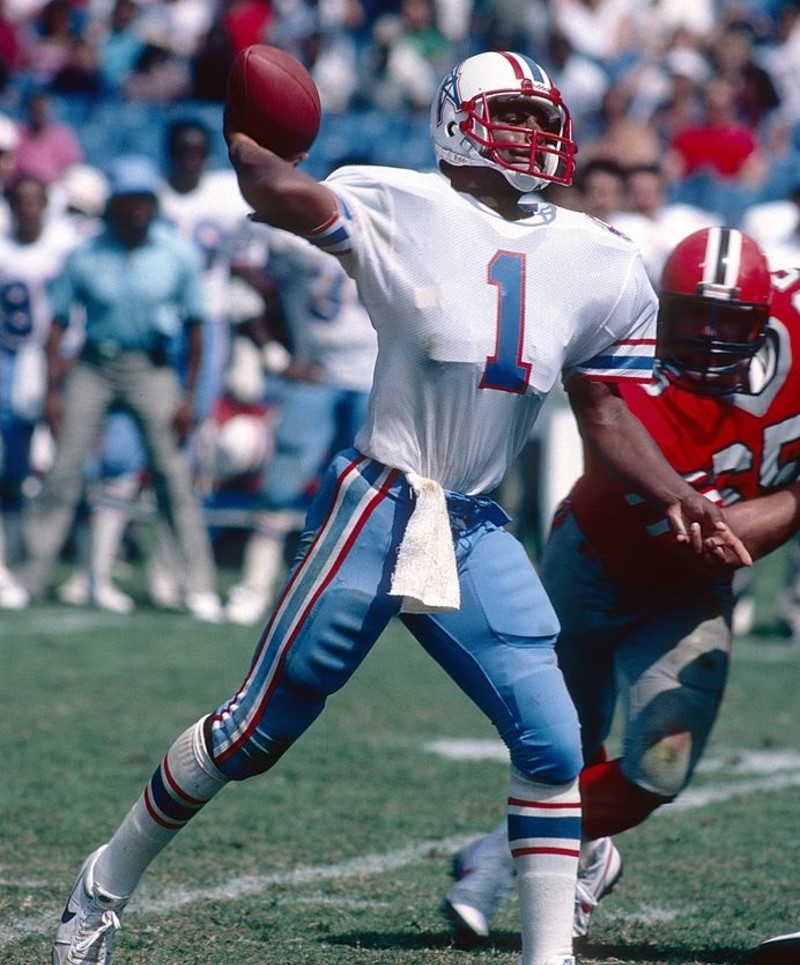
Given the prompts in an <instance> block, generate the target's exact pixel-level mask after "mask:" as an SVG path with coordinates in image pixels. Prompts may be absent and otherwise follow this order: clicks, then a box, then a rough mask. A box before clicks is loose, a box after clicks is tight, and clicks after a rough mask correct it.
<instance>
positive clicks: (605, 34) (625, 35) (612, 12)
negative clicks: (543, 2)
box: [551, 0, 640, 81]
mask: <svg viewBox="0 0 800 965" xmlns="http://www.w3.org/2000/svg"><path fill="white" fill-rule="evenodd" d="M551 10H552V17H553V24H554V26H555V27H556V28H557V29H558V31H559V33H561V34H563V35H564V36H565V37H566V38H567V39H568V40H569V42H570V43H571V44H572V46H573V48H574V49H575V50H576V51H578V52H579V53H581V54H584V55H585V56H586V57H590V58H591V59H592V60H594V61H595V62H596V63H598V64H600V65H601V66H602V67H603V69H604V70H605V71H606V73H607V74H608V75H609V78H610V79H611V80H613V81H616V80H618V79H619V78H620V77H621V75H622V74H623V73H624V72H625V71H626V70H628V69H630V68H631V67H632V66H633V64H634V63H635V62H636V61H637V59H638V57H639V54H640V49H639V40H638V37H637V31H636V16H635V15H636V11H637V3H636V0H553V2H552V4H551Z"/></svg>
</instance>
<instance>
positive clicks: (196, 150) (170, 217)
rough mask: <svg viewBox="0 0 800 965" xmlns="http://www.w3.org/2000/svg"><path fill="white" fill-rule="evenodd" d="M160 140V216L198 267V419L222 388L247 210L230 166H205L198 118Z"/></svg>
mask: <svg viewBox="0 0 800 965" xmlns="http://www.w3.org/2000/svg"><path fill="white" fill-rule="evenodd" d="M164 141H165V153H166V169H165V176H164V179H163V181H162V184H161V187H160V189H159V202H160V213H161V217H162V218H164V219H165V220H166V221H168V222H169V223H170V224H171V225H172V226H173V227H174V228H175V229H176V230H177V232H178V234H180V235H181V236H182V237H183V238H185V239H186V240H187V241H189V242H191V243H192V244H193V245H194V246H195V247H196V249H197V251H198V253H199V255H200V258H201V260H202V266H203V288H204V295H205V312H204V316H205V317H204V322H203V369H202V371H201V373H200V376H199V382H198V386H197V396H196V400H195V402H196V411H197V414H198V417H199V418H201V419H202V418H205V417H206V416H207V415H208V414H209V412H210V411H211V407H212V405H213V403H214V401H215V400H216V399H217V397H218V396H219V394H220V391H221V385H222V372H223V369H224V367H225V362H226V360H227V356H228V328H229V321H230V319H229V313H230V312H231V311H233V312H236V313H238V308H237V307H236V306H235V305H234V304H232V296H231V292H230V290H229V284H230V268H231V259H232V258H233V257H234V255H235V254H236V249H235V245H236V241H237V236H238V231H239V228H240V226H241V224H242V223H243V222H244V221H245V220H246V219H247V216H248V214H249V213H250V208H249V206H248V205H247V204H246V203H245V201H244V199H243V198H242V195H241V193H240V191H239V185H238V182H237V181H236V175H235V174H234V171H233V169H232V168H230V167H226V168H222V169H219V170H213V169H211V168H210V167H209V159H210V154H211V131H210V130H209V129H208V127H207V126H206V124H205V123H203V121H201V120H199V119H198V118H196V117H191V116H187V117H183V118H178V119H176V120H174V121H172V122H171V123H170V124H168V125H167V127H166V129H165V135H164ZM236 320H237V321H238V318H237V319H236Z"/></svg>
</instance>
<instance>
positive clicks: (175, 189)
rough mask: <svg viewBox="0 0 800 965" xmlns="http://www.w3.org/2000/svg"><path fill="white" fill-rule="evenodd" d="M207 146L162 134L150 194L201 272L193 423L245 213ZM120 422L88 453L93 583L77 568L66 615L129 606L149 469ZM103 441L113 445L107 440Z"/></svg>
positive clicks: (154, 559) (132, 429)
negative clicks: (131, 557) (132, 540)
mask: <svg viewBox="0 0 800 965" xmlns="http://www.w3.org/2000/svg"><path fill="white" fill-rule="evenodd" d="M209 144H210V131H209V130H208V128H207V127H206V125H205V124H204V123H203V122H202V121H200V120H197V119H196V118H190V117H187V118H185V119H179V120H175V121H173V122H172V123H171V124H169V125H168V126H167V128H166V133H165V148H166V151H165V153H166V170H165V176H164V179H163V180H162V181H161V183H160V185H159V190H158V197H159V211H160V214H161V218H162V219H163V220H164V221H166V222H167V223H169V224H170V225H171V227H173V228H175V229H176V231H177V232H178V234H179V235H180V236H181V237H183V238H184V239H185V240H186V241H188V242H189V243H191V244H192V245H193V246H194V247H195V248H196V250H197V253H198V255H199V258H200V260H201V264H202V275H203V278H202V280H203V293H204V301H205V304H204V317H203V321H202V326H203V338H202V343H203V355H202V363H201V369H200V371H199V373H197V377H196V382H195V387H194V413H195V416H196V418H197V419H198V421H202V420H204V419H206V418H207V417H208V416H209V415H210V413H211V412H212V411H213V410H214V408H215V405H216V403H217V400H218V399H219V398H220V396H221V394H222V377H223V370H224V367H225V363H226V360H227V356H228V344H229V337H228V326H229V315H230V313H231V312H232V311H236V310H238V300H236V299H234V297H233V295H232V292H231V290H230V261H231V257H232V254H233V251H234V241H235V238H236V236H237V232H238V229H239V226H240V224H241V223H242V221H244V220H245V218H246V216H247V214H248V212H249V208H248V207H247V205H246V204H245V202H244V200H243V199H242V196H241V194H240V192H239V188H238V184H237V181H236V177H235V175H234V173H233V171H232V170H231V169H225V170H220V171H210V170H207V163H208V158H209ZM255 301H256V308H255V309H254V310H253V312H254V313H256V312H258V311H261V310H262V305H261V302H260V301H259V300H258V299H255ZM252 304H253V302H252V301H251V302H250V305H251V306H252ZM190 352H191V339H188V340H184V339H179V340H178V344H177V345H176V346H175V348H174V351H173V352H172V359H173V362H174V364H175V366H176V369H177V371H178V373H179V375H180V376H181V379H182V380H183V381H186V379H187V377H188V368H189V361H190ZM126 422H130V416H129V415H128V414H127V413H119V414H117V415H115V416H114V420H113V427H112V428H111V429H109V426H108V425H107V426H106V429H105V437H106V438H105V439H104V440H103V443H102V444H101V445H100V446H99V447H98V449H97V451H96V458H95V463H96V467H95V468H94V471H93V477H94V493H93V495H94V500H93V512H92V513H91V517H90V530H91V539H90V543H91V546H92V554H91V566H92V577H91V578H90V573H89V570H88V567H87V566H86V564H84V565H83V566H82V567H81V566H79V567H78V569H77V570H76V571H75V573H73V575H72V576H71V577H70V579H69V581H68V582H67V583H66V584H65V585H63V586H62V587H61V588H60V590H59V596H60V598H61V599H62V600H63V601H64V602H68V603H71V604H73V605H80V606H85V605H86V604H87V602H89V601H90V597H91V589H90V588H91V586H92V585H93V586H94V600H93V602H94V603H95V604H96V605H98V606H100V607H102V608H103V609H108V610H114V611H116V612H128V611H130V609H132V607H133V600H132V599H130V598H129V597H125V596H124V595H123V594H122V593H121V592H120V591H119V589H118V588H117V587H116V586H115V585H114V583H113V582H112V574H113V572H114V567H115V565H116V563H117V561H118V557H119V555H120V553H121V550H122V548H123V545H122V544H123V537H124V535H125V531H126V528H127V525H128V522H129V520H130V516H131V513H132V510H133V506H134V503H135V502H136V500H137V499H138V498H139V497H140V490H141V488H142V481H143V479H144V473H145V470H146V466H147V457H146V452H145V450H144V447H143V444H142V440H141V437H140V435H139V433H138V431H137V429H136V426H135V425H133V426H131V425H128V424H125V423H126ZM110 432H113V433H114V434H115V435H116V436H117V437H118V438H109V433H110ZM121 442H124V445H123V444H121ZM193 442H194V434H193V435H192V437H191V438H189V439H188V440H187V443H188V449H189V450H190V451H191V450H192V449H193ZM156 527H157V529H156V546H155V549H154V551H153V552H152V553H151V554H150V556H149V559H148V562H147V588H148V594H149V596H150V598H151V600H152V602H153V603H155V605H156V606H158V607H160V608H162V609H180V607H181V606H182V601H183V599H184V597H185V594H186V589H187V588H186V586H185V585H183V581H182V580H181V574H180V565H179V553H178V551H177V549H176V547H175V545H174V540H173V539H172V538H171V534H170V532H169V528H168V527H166V526H165V525H164V524H163V522H157V523H156ZM87 562H88V561H87Z"/></svg>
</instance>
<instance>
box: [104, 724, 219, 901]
mask: <svg viewBox="0 0 800 965" xmlns="http://www.w3.org/2000/svg"><path fill="white" fill-rule="evenodd" d="M203 723H204V719H201V720H199V721H197V723H196V724H193V725H192V726H191V727H190V728H189V729H188V730H187V731H184V733H183V734H181V736H180V737H179V738H178V739H177V740H176V741H175V743H174V744H173V745H172V747H170V749H169V750H168V751H167V754H166V756H165V757H164V759H163V760H162V762H161V764H160V765H159V766H158V767H157V768H156V770H155V771H154V772H153V775H152V777H151V778H150V781H149V782H148V784H147V785H146V787H145V789H144V791H143V792H142V793H141V795H140V796H139V799H138V800H137V801H136V803H135V804H134V805H133V807H132V808H131V809H130V811H129V812H128V814H127V816H126V817H125V819H124V820H123V822H122V824H120V826H119V827H118V828H117V830H116V832H115V833H114V836H113V837H112V838H111V840H110V841H109V843H108V847H107V848H106V849H105V851H103V852H102V854H101V855H100V857H99V858H98V860H97V864H96V866H95V881H96V882H97V884H98V886H99V887H100V888H101V889H102V890H103V891H105V892H106V893H107V894H110V895H116V896H119V897H121V898H126V897H128V896H129V895H130V894H132V892H133V890H134V888H135V887H136V885H137V884H138V883H139V879H140V878H141V877H142V875H143V874H144V872H145V871H146V869H147V867H148V866H149V865H150V863H151V862H152V861H153V859H154V858H155V857H156V856H157V855H158V854H159V853H160V852H161V851H162V850H163V849H164V848H165V847H166V846H167V845H168V844H169V843H170V841H172V839H173V838H174V837H175V835H176V834H177V833H178V831H180V830H181V828H183V827H184V825H186V824H187V823H188V821H189V820H190V818H192V817H194V815H195V814H197V812H198V811H199V810H200V809H201V808H202V807H203V805H204V804H207V803H208V801H210V800H211V798H212V797H214V795H215V794H216V793H217V792H218V791H220V790H222V788H223V787H224V786H225V785H226V784H227V783H228V778H226V777H225V776H224V775H223V774H222V773H221V771H219V770H218V768H217V767H216V765H215V764H214V762H213V761H212V760H211V757H210V756H209V753H208V751H207V750H206V745H205V741H204V740H203Z"/></svg>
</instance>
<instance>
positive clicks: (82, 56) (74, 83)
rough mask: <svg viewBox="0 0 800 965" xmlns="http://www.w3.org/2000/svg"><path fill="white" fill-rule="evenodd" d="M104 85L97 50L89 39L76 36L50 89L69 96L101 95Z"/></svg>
mask: <svg viewBox="0 0 800 965" xmlns="http://www.w3.org/2000/svg"><path fill="white" fill-rule="evenodd" d="M104 86H105V85H104V83H103V76H102V74H101V72H100V63H99V60H98V58H97V51H96V50H95V48H94V46H93V45H92V44H91V43H89V41H88V40H85V39H84V38H83V37H76V38H75V39H74V40H73V41H72V44H71V45H70V51H69V57H68V59H67V62H66V63H65V64H64V66H63V67H62V68H61V69H60V70H59V71H58V72H57V73H56V75H55V77H53V80H52V82H51V83H50V86H49V89H50V90H51V91H52V92H53V93H54V94H63V95H65V96H67V97H69V96H75V95H78V96H83V97H99V96H100V95H101V94H102V93H103V91H104Z"/></svg>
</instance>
